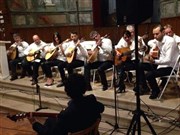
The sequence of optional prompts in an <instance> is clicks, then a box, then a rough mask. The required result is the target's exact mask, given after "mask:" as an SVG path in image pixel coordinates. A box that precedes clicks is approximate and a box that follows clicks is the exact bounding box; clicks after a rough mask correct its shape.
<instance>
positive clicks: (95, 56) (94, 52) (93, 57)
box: [87, 34, 109, 63]
mask: <svg viewBox="0 0 180 135" xmlns="http://www.w3.org/2000/svg"><path fill="white" fill-rule="evenodd" d="M108 37H109V35H108V34H106V35H105V36H103V37H102V38H101V40H103V39H104V38H108ZM98 53H99V46H98V45H97V46H96V47H95V48H94V50H93V52H92V54H91V55H90V56H89V57H88V59H87V63H92V62H94V61H95V60H96V58H97V55H98Z"/></svg>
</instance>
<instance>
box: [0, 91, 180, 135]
mask: <svg viewBox="0 0 180 135" xmlns="http://www.w3.org/2000/svg"><path fill="white" fill-rule="evenodd" d="M49 91H51V90H49ZM0 97H1V104H0V105H1V108H4V109H10V110H15V111H17V112H31V111H36V109H39V107H40V108H41V107H48V109H47V110H46V109H42V110H41V111H47V112H49V111H50V112H59V111H60V110H61V109H63V108H65V107H66V106H67V102H68V101H69V98H68V97H67V96H62V97H61V96H55V95H54V96H52V95H51V96H49V95H47V94H45V93H44V94H42V95H41V100H42V102H41V106H39V105H40V102H39V95H38V94H37V93H36V92H34V91H25V90H24V91H22V90H20V91H19V90H14V89H13V90H12V89H1V91H0ZM101 98H102V97H101ZM108 100H109V99H107V102H105V112H104V113H103V114H102V121H101V124H100V131H101V133H107V134H110V133H111V132H112V130H113V128H114V127H113V126H111V124H112V125H114V124H115V123H116V122H115V121H116V120H117V122H118V125H119V127H120V128H119V129H118V130H116V132H115V133H116V134H120V132H123V133H126V132H127V129H128V126H129V125H130V122H131V120H132V116H133V115H134V114H133V111H132V109H127V108H126V109H122V108H121V109H120V108H118V109H117V110H116V112H117V113H116V114H117V117H115V108H114V106H113V104H114V102H113V101H111V102H112V103H111V104H109V103H108V102H109V101H108ZM102 101H105V99H102ZM106 103H107V104H106ZM120 103H121V102H120V101H118V104H120ZM134 106H135V103H134ZM118 107H119V105H118ZM160 109H161V108H160ZM133 110H134V108H133ZM160 112H161V111H160ZM150 115H151V116H150ZM146 117H147V118H148V120H149V121H150V123H151V125H152V126H153V128H154V130H155V131H156V132H158V133H160V132H162V131H164V130H165V129H167V130H170V129H171V128H169V127H171V126H172V127H173V128H174V127H175V125H172V123H170V122H172V121H173V120H170V119H165V118H163V119H162V117H163V115H160V116H158V115H155V114H146ZM153 119H154V120H153ZM141 125H142V126H143V128H142V130H143V131H144V132H146V133H147V135H148V133H149V134H150V133H151V132H150V130H149V127H148V126H147V123H146V122H145V121H144V119H143V117H142V119H141ZM179 131H180V129H179V128H178V126H177V127H176V128H175V129H173V133H172V132H171V134H174V135H176V132H177V133H178V132H179Z"/></svg>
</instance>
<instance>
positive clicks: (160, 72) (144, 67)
mask: <svg viewBox="0 0 180 135" xmlns="http://www.w3.org/2000/svg"><path fill="white" fill-rule="evenodd" d="M140 70H141V71H143V72H142V73H143V76H144V78H145V80H147V81H148V83H149V86H150V88H151V90H152V94H156V93H159V92H160V89H159V87H158V84H157V81H156V78H157V77H162V76H166V75H169V74H170V73H171V71H172V67H162V68H158V69H156V68H154V66H153V65H152V64H150V63H141V64H140ZM144 71H148V72H147V73H144Z"/></svg>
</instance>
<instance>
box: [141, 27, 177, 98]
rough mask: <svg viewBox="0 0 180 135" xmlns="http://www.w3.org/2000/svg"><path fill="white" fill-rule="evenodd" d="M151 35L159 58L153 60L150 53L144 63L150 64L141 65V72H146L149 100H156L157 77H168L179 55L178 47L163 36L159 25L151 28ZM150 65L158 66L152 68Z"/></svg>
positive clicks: (162, 30)
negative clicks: (149, 91)
mask: <svg viewBox="0 0 180 135" xmlns="http://www.w3.org/2000/svg"><path fill="white" fill-rule="evenodd" d="M153 35H154V39H155V41H156V42H154V43H155V44H156V47H158V49H159V52H160V53H159V58H158V59H154V58H153V57H154V56H153V53H152V52H150V57H149V58H147V57H146V61H149V62H150V63H141V64H140V69H141V71H144V70H146V71H148V72H147V73H146V74H145V79H146V80H147V81H148V83H149V86H150V88H151V90H152V91H151V95H150V96H149V98H150V99H156V98H157V97H158V95H159V93H160V89H159V87H158V84H157V82H156V78H157V77H162V76H166V75H169V74H170V73H171V71H172V68H173V66H174V64H175V62H176V59H177V57H178V55H179V50H178V46H177V44H176V42H175V40H174V39H173V38H172V37H170V36H167V35H165V31H164V28H163V27H162V26H161V25H157V26H155V27H154V28H153ZM152 64H155V65H158V67H157V68H154V67H153V66H152Z"/></svg>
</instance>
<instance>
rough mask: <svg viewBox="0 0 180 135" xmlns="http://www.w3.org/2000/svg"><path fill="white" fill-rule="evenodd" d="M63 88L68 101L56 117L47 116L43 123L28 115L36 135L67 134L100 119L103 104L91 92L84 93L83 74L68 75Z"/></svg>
mask: <svg viewBox="0 0 180 135" xmlns="http://www.w3.org/2000/svg"><path fill="white" fill-rule="evenodd" d="M64 90H65V93H66V94H67V96H68V97H70V101H69V102H68V104H67V105H68V106H67V108H65V109H63V108H62V109H63V110H62V111H61V112H60V113H59V114H58V115H57V117H54V116H53V117H51V116H49V117H48V118H47V119H46V121H45V123H41V122H39V121H37V120H36V119H35V117H33V116H32V117H29V121H30V123H31V124H32V128H33V129H34V130H35V131H36V132H37V133H38V135H68V132H71V133H74V132H78V131H80V130H83V129H86V128H88V127H90V125H92V124H93V123H95V121H96V120H97V119H101V113H103V111H104V105H103V104H102V103H101V102H99V101H97V99H96V97H95V96H94V95H93V94H91V95H85V92H86V80H85V78H84V76H83V75H80V74H71V75H69V76H68V78H67V81H66V83H65V89H64Z"/></svg>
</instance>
